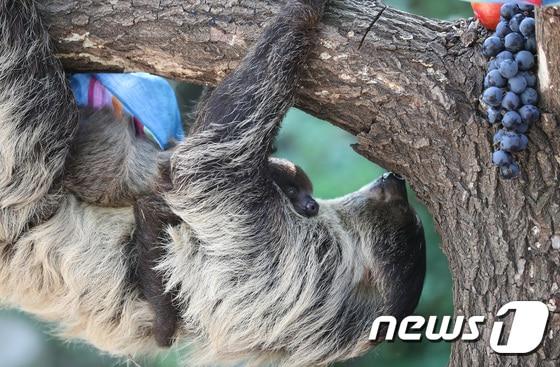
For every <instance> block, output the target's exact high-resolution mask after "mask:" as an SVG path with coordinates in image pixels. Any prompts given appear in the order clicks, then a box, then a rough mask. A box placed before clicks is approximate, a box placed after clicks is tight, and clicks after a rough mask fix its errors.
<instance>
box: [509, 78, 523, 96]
mask: <svg viewBox="0 0 560 367" xmlns="http://www.w3.org/2000/svg"><path fill="white" fill-rule="evenodd" d="M508 88H509V90H510V91H512V92H514V93H517V94H521V93H523V92H524V91H525V89H527V80H526V79H525V78H524V77H523V76H522V75H516V76H514V77H513V78H510V79H508Z"/></svg>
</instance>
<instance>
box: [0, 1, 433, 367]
mask: <svg viewBox="0 0 560 367" xmlns="http://www.w3.org/2000/svg"><path fill="white" fill-rule="evenodd" d="M323 6H324V1H319V0H316V1H312V0H301V1H290V2H288V3H287V5H286V6H285V8H284V9H283V10H282V11H281V13H280V14H279V15H278V16H277V17H275V18H274V19H273V20H272V21H271V23H270V24H269V25H268V26H267V27H266V28H265V30H264V31H263V34H262V35H261V37H260V39H259V40H258V41H257V42H256V44H255V45H254V46H253V48H252V49H251V50H250V51H249V53H248V55H247V56H246V58H245V59H244V60H243V62H242V63H241V64H240V66H239V67H238V69H237V70H235V71H234V72H233V73H232V74H231V75H230V76H228V77H227V78H226V79H225V80H224V81H223V82H222V83H221V84H220V85H219V86H218V87H217V88H216V89H215V90H214V92H213V93H212V94H211V96H210V97H209V99H208V101H207V103H206V104H205V105H204V106H203V107H202V109H201V111H200V113H199V115H198V123H199V125H200V126H201V128H200V130H198V131H197V132H196V134H193V135H192V136H190V137H189V139H187V140H186V141H185V142H183V143H181V144H179V145H178V146H177V148H176V150H175V152H174V153H173V156H172V158H171V167H170V180H171V187H172V189H171V190H170V191H169V192H164V193H162V195H163V200H164V203H165V205H167V206H169V208H171V211H172V213H173V215H174V216H176V218H175V219H174V220H176V222H175V221H174V220H169V221H168V222H166V223H165V224H166V226H165V229H164V232H165V233H164V236H162V237H163V238H164V240H163V241H162V243H161V246H162V248H163V254H164V256H163V258H162V259H160V260H159V261H158V265H157V269H158V271H161V272H162V274H163V275H164V276H163V279H164V280H165V287H166V289H168V290H174V291H175V300H176V306H177V307H178V311H179V315H180V318H179V320H178V331H177V339H178V340H177V342H178V343H179V342H182V341H189V342H192V343H193V344H194V351H195V355H194V356H193V358H197V359H196V361H198V363H200V364H210V363H212V364H214V363H217V362H220V361H222V362H228V363H229V362H231V363H237V362H239V361H252V362H254V363H257V364H266V363H269V362H271V363H275V364H282V365H285V366H308V365H324V364H328V363H331V362H334V361H338V360H343V359H347V358H351V357H353V356H356V355H358V354H360V353H362V352H364V351H365V350H367V348H369V347H370V344H369V342H368V334H369V329H370V326H371V323H372V321H373V320H374V319H375V318H376V317H377V316H379V315H384V314H385V315H395V316H396V317H397V318H402V317H404V316H405V315H407V314H409V313H411V312H412V311H413V310H414V307H415V306H416V303H417V301H418V298H419V295H420V292H421V288H422V284H423V278H424V269H425V248H424V237H423V232H422V226H421V224H420V222H419V221H418V219H417V217H416V215H415V214H414V212H413V210H412V209H411V208H410V207H409V204H408V201H407V197H406V191H405V189H404V182H403V181H402V180H400V179H399V178H398V177H397V176H395V175H391V174H389V175H386V176H384V177H383V178H381V179H379V180H378V181H376V182H374V183H372V184H370V185H368V186H366V187H364V188H362V189H360V190H359V191H357V192H354V193H351V194H349V195H347V196H344V197H341V198H338V199H335V200H326V201H319V204H320V206H321V209H320V210H319V212H318V214H317V215H315V216H311V217H306V216H303V215H300V214H299V213H297V212H296V211H295V210H294V205H293V202H292V201H291V199H290V198H289V197H288V196H287V195H286V194H285V193H284V191H283V189H282V188H281V187H280V186H279V185H278V184H276V183H275V179H274V177H273V173H272V172H271V168H270V166H269V156H270V150H271V146H272V142H273V139H274V138H275V135H276V133H277V130H278V127H279V124H280V122H281V120H282V118H283V117H284V115H285V113H286V111H287V109H288V108H289V107H291V106H292V105H293V100H294V93H295V90H296V86H297V82H298V79H299V76H300V74H301V72H302V68H303V66H304V65H305V63H306V62H307V57H308V54H309V51H310V50H311V46H312V45H313V43H314V40H315V38H316V31H315V27H316V26H317V24H318V22H319V20H320V18H321V14H322V11H323ZM0 33H1V34H2V37H1V38H0V60H2V63H0V131H1V133H0V301H1V302H2V303H4V304H8V305H11V306H15V307H19V308H21V309H23V310H25V311H27V312H31V313H33V314H35V315H36V316H37V317H39V318H42V319H46V320H50V321H54V322H56V323H57V325H58V326H59V330H60V334H61V335H62V336H64V337H68V338H78V339H82V340H86V341H88V342H90V343H91V344H93V345H95V346H97V347H98V348H100V349H102V350H105V351H108V352H110V353H113V354H117V355H128V354H132V355H135V354H141V353H148V352H150V351H153V350H155V349H156V343H155V339H154V334H153V328H152V321H153V319H154V316H153V309H152V307H151V305H150V304H149V302H147V301H146V300H145V299H144V298H143V296H142V291H141V288H140V285H139V284H138V282H137V281H136V279H135V271H134V269H135V268H136V263H137V261H136V259H137V251H136V247H135V245H134V243H133V240H132V238H131V233H133V232H134V229H135V226H136V224H135V220H134V214H133V210H132V208H130V207H125V208H102V207H99V206H97V205H93V204H91V203H87V202H85V201H84V200H81V199H80V198H79V197H77V196H76V195H75V194H73V193H72V192H71V191H70V190H68V189H67V188H65V186H64V185H63V178H64V177H65V176H67V175H71V174H72V172H70V171H69V170H71V168H69V166H66V168H65V164H66V162H67V161H68V156H69V149H70V146H71V144H72V142H73V140H74V139H75V131H76V129H77V125H78V119H77V114H76V111H75V109H74V108H73V104H72V97H71V95H70V93H69V91H68V88H67V85H66V81H65V78H64V74H63V72H62V69H61V67H60V64H59V63H58V61H57V60H56V59H55V58H54V56H53V53H52V51H51V49H50V47H49V43H48V37H47V33H46V31H45V27H44V26H43V24H42V22H41V20H40V17H39V14H38V12H37V10H36V8H35V3H34V2H33V1H31V0H20V1H15V0H0Z"/></svg>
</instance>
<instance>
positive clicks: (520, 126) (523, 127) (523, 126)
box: [513, 122, 529, 134]
mask: <svg viewBox="0 0 560 367" xmlns="http://www.w3.org/2000/svg"><path fill="white" fill-rule="evenodd" d="M528 130H529V124H526V123H524V122H521V123H520V124H517V125H515V126H514V127H513V131H515V132H516V133H520V134H525V133H526V132H527V131H528Z"/></svg>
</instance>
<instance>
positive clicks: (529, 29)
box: [519, 18, 535, 37]
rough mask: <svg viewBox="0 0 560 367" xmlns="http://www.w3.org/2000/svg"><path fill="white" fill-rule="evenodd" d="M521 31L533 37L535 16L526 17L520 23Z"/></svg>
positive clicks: (526, 35)
mask: <svg viewBox="0 0 560 367" xmlns="http://www.w3.org/2000/svg"><path fill="white" fill-rule="evenodd" d="M519 31H520V32H521V34H522V35H524V36H525V37H531V36H533V35H534V34H535V20H534V19H533V18H525V19H523V20H522V21H521V23H519Z"/></svg>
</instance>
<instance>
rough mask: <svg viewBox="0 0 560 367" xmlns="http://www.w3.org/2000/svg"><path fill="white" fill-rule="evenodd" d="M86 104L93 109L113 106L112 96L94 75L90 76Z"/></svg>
mask: <svg viewBox="0 0 560 367" xmlns="http://www.w3.org/2000/svg"><path fill="white" fill-rule="evenodd" d="M88 106H90V107H93V108H94V109H100V108H103V107H113V96H112V95H111V93H110V92H109V91H108V90H107V89H106V88H105V87H104V86H103V85H102V84H101V83H100V82H99V81H98V80H97V79H95V78H94V77H92V78H91V80H90V82H89V90H88Z"/></svg>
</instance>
